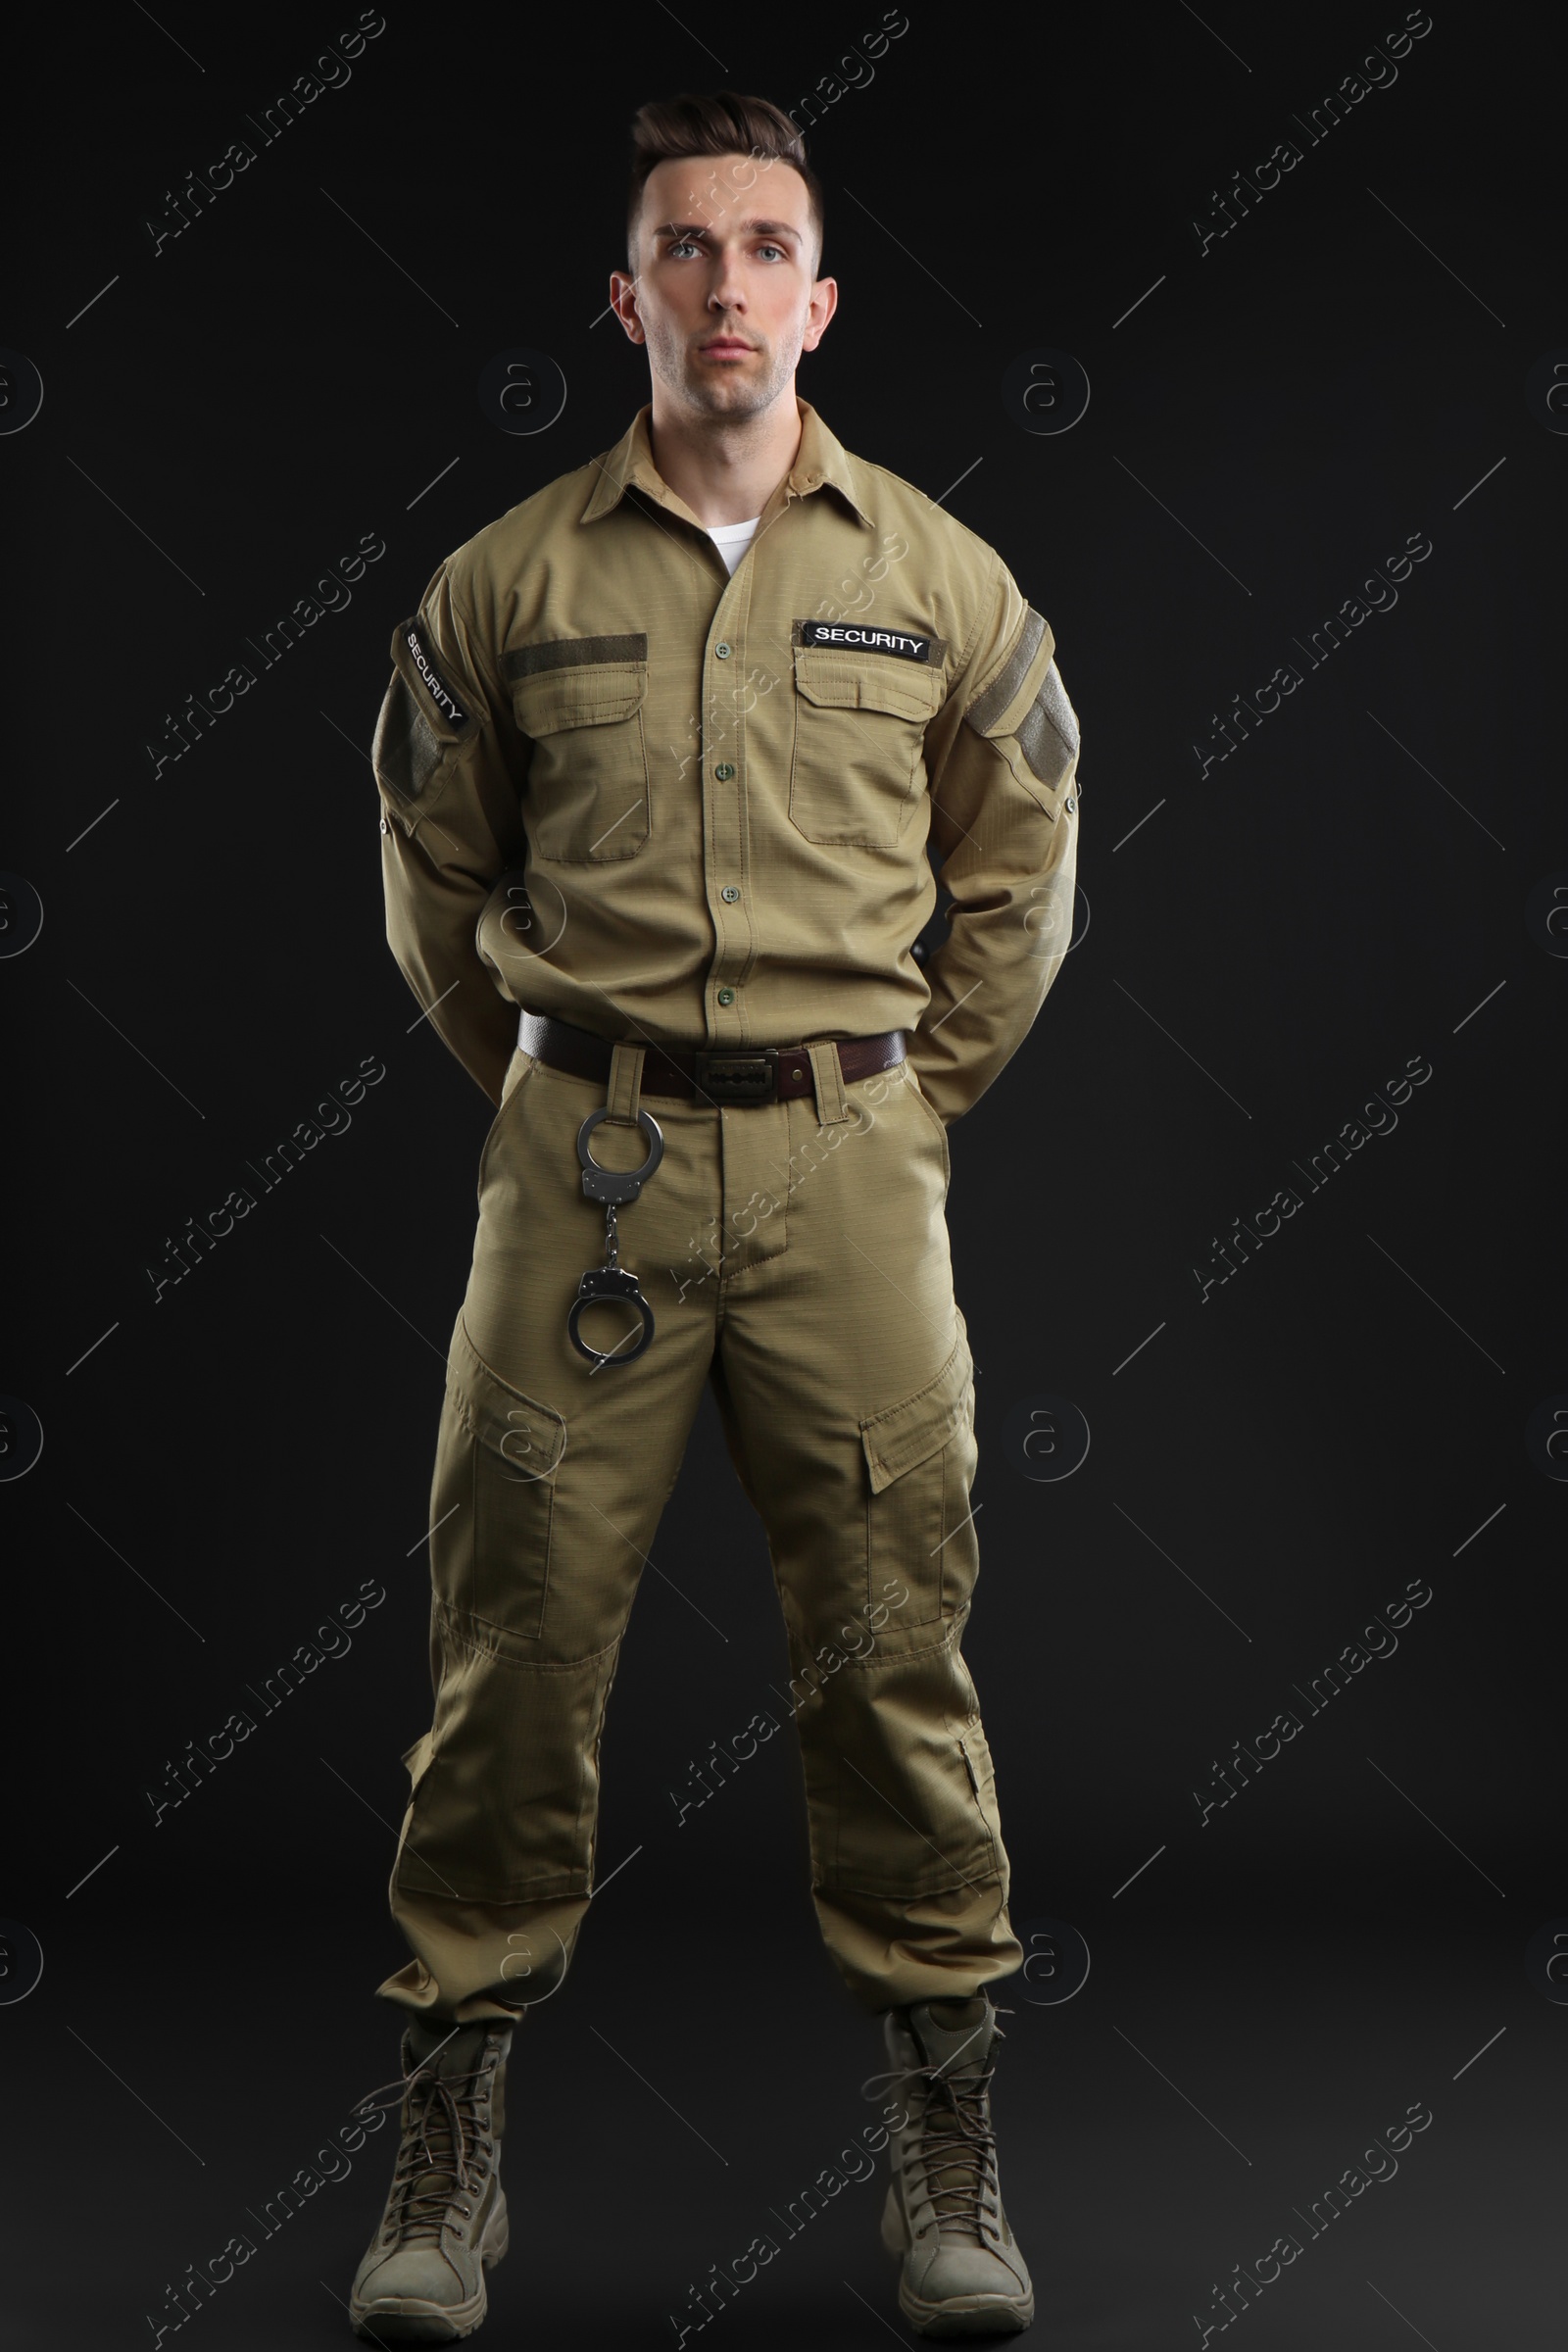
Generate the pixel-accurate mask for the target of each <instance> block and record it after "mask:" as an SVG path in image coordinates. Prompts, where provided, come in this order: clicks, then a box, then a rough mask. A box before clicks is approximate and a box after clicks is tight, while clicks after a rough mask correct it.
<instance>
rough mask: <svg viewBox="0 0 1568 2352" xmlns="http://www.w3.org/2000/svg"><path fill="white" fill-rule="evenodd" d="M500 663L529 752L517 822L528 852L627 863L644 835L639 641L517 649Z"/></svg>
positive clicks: (581, 640)
mask: <svg viewBox="0 0 1568 2352" xmlns="http://www.w3.org/2000/svg"><path fill="white" fill-rule="evenodd" d="M501 667H502V675H503V676H504V677H505V679H506V681H507V683H508V684H509V686H510V687H511V689H512V707H513V711H514V714H515V718H516V721H517V725H518V726H519V727H520V729H521V730H522V732H523V734H524V735H526V736H527V737H528V739H529V741H530V743H531V744H532V746H533V752H532V756H531V758H530V760H529V764H528V781H527V785H526V788H525V791H524V795H523V822H524V824H525V826H526V828H527V833H528V839H529V842H530V844H531V846H532V848H533V850H534V851H535V853H536V854H537V855H538V856H539V857H541V858H556V859H558V860H559V861H560V862H561V863H563V864H567V865H577V864H595V865H599V864H608V863H611V862H613V860H614V859H616V858H635V857H636V855H637V853H638V851H639V850H640V849H641V848H642V847H643V844H644V843H645V842H646V841H647V839H648V831H649V804H648V746H647V743H646V740H645V737H644V731H643V701H644V698H645V696H646V694H647V691H648V639H647V637H646V635H644V634H643V633H642V632H640V631H639V632H636V633H628V634H625V635H622V636H615V637H563V638H556V639H553V640H552V641H551V642H549V643H548V644H544V645H523V646H517V647H515V649H514V651H513V652H511V653H510V654H508V655H507V656H506V658H505V660H504V661H503V662H502V665H501Z"/></svg>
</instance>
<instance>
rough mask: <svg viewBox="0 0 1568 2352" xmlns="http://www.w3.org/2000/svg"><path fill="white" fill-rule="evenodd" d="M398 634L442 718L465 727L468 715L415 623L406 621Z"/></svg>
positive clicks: (453, 724)
mask: <svg viewBox="0 0 1568 2352" xmlns="http://www.w3.org/2000/svg"><path fill="white" fill-rule="evenodd" d="M398 634H399V636H400V637H401V638H402V640H403V642H404V644H405V645H406V646H407V647H408V649H409V654H410V658H411V659H412V661H413V662H414V666H415V668H416V670H417V672H418V675H419V678H420V680H421V682H422V684H423V687H424V691H425V693H426V694H427V695H428V696H429V698H430V700H431V702H432V703H433V704H434V705H435V708H436V710H437V711H438V712H439V714H440V716H441V717H442V718H444V719H445V720H447V721H448V723H449V724H450V725H452V726H454V727H461V726H464V725H465V724H466V721H467V716H468V713H467V712H466V711H465V710H464V708H463V705H462V704H461V703H460V702H459V701H458V698H457V696H456V695H455V694H454V693H453V691H452V689H451V687H450V686H449V685H448V684H447V682H446V680H445V678H444V677H443V676H442V675H441V672H440V670H439V669H437V667H436V665H435V663H434V662H432V661H431V659H430V656H429V654H428V653H427V652H426V650H425V648H424V646H423V645H422V643H421V642H420V639H419V632H418V629H417V626H416V625H415V623H414V622H413V621H412V620H406V621H405V622H404V623H403V625H402V627H401V628H400V629H399V631H398Z"/></svg>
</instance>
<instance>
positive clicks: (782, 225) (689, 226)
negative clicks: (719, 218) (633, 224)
mask: <svg viewBox="0 0 1568 2352" xmlns="http://www.w3.org/2000/svg"><path fill="white" fill-rule="evenodd" d="M740 225H741V228H742V230H743V231H744V232H745V233H746V234H748V235H766V236H770V237H779V236H783V237H793V238H794V239H795V242H796V243H797V244H799V243H800V241H801V231H800V230H799V229H798V228H796V227H795V226H794V225H793V223H792V222H790V221H742V222H741V224H740ZM654 234H655V235H656V236H660V237H671V238H673V239H674V240H675V241H676V242H677V243H678V242H679V241H680V240H681V239H682V238H683V237H701V238H704V239H706V238H707V237H708V235H709V231H708V229H707V228H706V227H704V226H703V225H702V224H701V223H700V222H698V221H662V222H661V223H660V225H659V227H658V228H657V229H656V230H655V231H654Z"/></svg>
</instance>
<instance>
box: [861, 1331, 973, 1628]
mask: <svg viewBox="0 0 1568 2352" xmlns="http://www.w3.org/2000/svg"><path fill="white" fill-rule="evenodd" d="M860 1442H861V1445H862V1446H863V1447H864V1451H865V1467H866V1478H867V1483H868V1488H869V1492H868V1494H867V1495H866V1499H865V1570H866V1580H865V1581H866V1594H865V1596H866V1605H867V1607H868V1608H871V1607H875V1606H877V1605H878V1604H880V1605H881V1606H882V1607H884V1608H887V1609H888V1610H889V1612H890V1614H889V1618H888V1625H889V1630H890V1631H897V1630H898V1629H900V1628H902V1627H904V1626H907V1625H928V1624H931V1623H933V1622H934V1621H935V1620H936V1619H938V1618H943V1617H953V1616H956V1614H957V1613H958V1611H959V1610H960V1609H961V1608H962V1607H963V1606H964V1604H965V1603H966V1602H967V1601H968V1599H969V1597H970V1594H971V1593H973V1591H974V1583H975V1577H976V1575H977V1574H978V1571H979V1564H980V1563H979V1546H978V1544H977V1543H976V1541H975V1532H974V1521H973V1517H972V1515H971V1513H970V1506H969V1486H970V1482H971V1481H972V1479H973V1477H974V1471H975V1462H976V1449H975V1443H974V1364H973V1361H972V1359H971V1357H970V1353H969V1343H968V1336H967V1333H966V1331H965V1328H964V1322H963V1317H962V1315H961V1314H960V1315H959V1316H958V1337H957V1339H956V1342H955V1343H954V1347H953V1351H952V1353H951V1354H950V1355H949V1357H948V1359H947V1361H946V1363H945V1364H944V1365H943V1367H942V1369H941V1371H940V1372H939V1373H938V1374H937V1376H936V1378H935V1380H933V1381H930V1382H928V1383H927V1385H926V1386H925V1387H924V1388H923V1389H919V1390H917V1391H916V1392H915V1394H914V1395H913V1396H912V1397H906V1398H905V1399H904V1401H903V1403H902V1404H895V1405H892V1406H890V1407H889V1408H888V1410H887V1411H886V1412H882V1413H873V1414H870V1415H868V1416H866V1417H864V1418H862V1419H861V1422H860ZM901 1585H902V1586H904V1587H905V1588H907V1597H905V1598H902V1599H900V1598H896V1597H894V1596H895V1595H896V1593H897V1592H898V1588H899V1587H900V1586H901Z"/></svg>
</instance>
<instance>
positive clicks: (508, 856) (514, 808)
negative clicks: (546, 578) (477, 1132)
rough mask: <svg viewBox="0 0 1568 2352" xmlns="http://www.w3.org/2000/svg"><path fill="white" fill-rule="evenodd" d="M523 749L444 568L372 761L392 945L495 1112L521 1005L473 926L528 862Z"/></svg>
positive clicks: (397, 654)
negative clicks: (493, 894) (485, 959)
mask: <svg viewBox="0 0 1568 2352" xmlns="http://www.w3.org/2000/svg"><path fill="white" fill-rule="evenodd" d="M528 751H529V746H528V744H527V741H526V739H525V738H524V737H523V736H521V735H520V734H519V733H518V731H517V727H516V724H515V720H514V718H513V714H512V706H511V702H510V700H509V699H508V697H507V696H506V695H505V694H504V693H503V692H502V690H501V688H500V687H499V686H498V685H497V684H496V682H495V679H494V675H493V672H492V670H491V666H490V663H489V662H488V660H487V659H486V657H485V654H484V652H483V649H482V648H481V646H480V645H479V643H478V642H477V639H476V633H475V631H474V629H473V625H472V623H471V622H470V621H469V619H468V617H467V615H466V613H465V612H464V610H463V607H462V605H461V604H460V603H459V601H458V599H457V596H456V595H455V593H454V589H453V584H452V580H451V576H450V571H449V567H448V565H447V564H443V565H442V566H441V568H440V570H439V571H438V572H437V573H436V575H435V577H434V579H433V580H432V581H431V582H430V585H429V587H428V588H427V589H426V590H425V592H424V595H423V597H422V598H421V599H420V603H419V609H418V611H417V613H416V614H415V615H414V617H413V619H412V620H411V621H406V622H403V623H401V624H400V626H399V627H398V628H397V629H395V630H394V631H393V635H392V678H391V681H390V683H389V685H388V687H387V690H386V696H385V699H384V700H383V702H382V705H381V715H380V717H379V719H378V720H377V722H376V729H375V742H374V746H373V748H372V751H371V754H370V758H371V763H372V765H373V766H374V769H375V780H376V786H377V789H378V790H379V792H380V795H381V804H382V809H383V812H384V813H383V826H382V835H381V875H382V881H383V885H384V887H385V891H386V936H387V944H388V946H389V947H390V948H391V950H392V953H393V955H394V956H396V958H397V961H398V965H399V968H400V969H401V971H402V973H403V976H404V978H405V979H406V980H407V982H408V984H409V986H410V988H412V989H413V991H414V994H415V996H416V997H417V1000H418V1002H419V1004H420V1005H421V1006H422V1007H423V1008H424V1009H425V1010H426V1011H427V1012H428V1013H429V1016H430V1025H431V1027H432V1028H433V1029H434V1030H435V1031H436V1033H437V1035H438V1036H439V1037H440V1038H441V1040H442V1042H443V1044H445V1045H446V1046H447V1047H449V1048H450V1050H451V1052H452V1053H453V1054H456V1055H457V1058H458V1059H459V1061H461V1062H462V1064H463V1066H464V1068H465V1069H466V1071H467V1073H468V1075H469V1077H470V1078H472V1079H473V1080H474V1082H475V1083H476V1084H477V1085H478V1086H479V1087H480V1088H482V1090H483V1091H484V1093H485V1094H487V1095H488V1096H489V1098H490V1100H491V1102H492V1103H499V1102H500V1100H501V1085H502V1080H503V1079H504V1077H505V1075H506V1070H507V1064H508V1063H509V1061H510V1060H511V1058H512V1054H513V1050H514V1048H515V1044H516V1034H517V1008H516V1006H515V1005H514V1004H513V1003H512V1002H511V1000H510V999H509V998H507V997H505V996H503V995H502V994H501V984H500V981H499V979H498V977H497V976H496V974H495V972H494V971H493V970H492V968H491V967H490V966H489V965H488V964H485V963H482V962H481V961H480V959H479V956H478V953H477V951H476V949H475V946H474V925H475V923H476V922H477V920H478V916H479V910H480V908H481V907H483V905H484V903H485V900H486V899H487V898H488V897H489V895H490V889H491V885H492V884H493V883H494V882H495V880H496V879H497V877H498V876H499V875H500V874H501V873H502V872H503V871H504V870H505V869H506V868H507V867H509V866H517V865H520V864H521V863H522V860H523V856H524V849H525V843H524V837H523V828H522V816H521V809H520V794H521V787H522V782H523V779H524V777H525V775H526V773H527V761H528Z"/></svg>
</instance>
